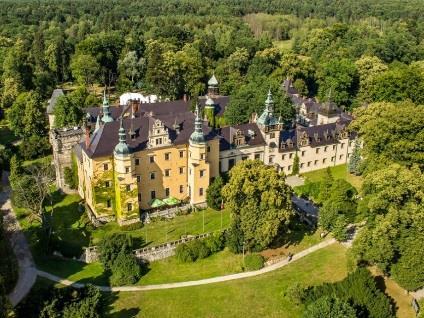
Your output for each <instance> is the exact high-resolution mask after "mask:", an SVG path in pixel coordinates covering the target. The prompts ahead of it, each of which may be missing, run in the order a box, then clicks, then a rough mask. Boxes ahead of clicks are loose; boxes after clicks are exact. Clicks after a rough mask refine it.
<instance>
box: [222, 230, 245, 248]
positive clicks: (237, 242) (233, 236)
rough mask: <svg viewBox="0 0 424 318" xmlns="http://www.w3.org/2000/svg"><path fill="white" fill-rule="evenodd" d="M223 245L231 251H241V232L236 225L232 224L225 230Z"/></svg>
mask: <svg viewBox="0 0 424 318" xmlns="http://www.w3.org/2000/svg"><path fill="white" fill-rule="evenodd" d="M225 245H226V246H227V247H228V249H229V250H230V251H231V252H233V253H241V252H242V250H243V232H242V231H241V230H240V229H239V228H238V227H237V226H232V227H231V228H230V229H229V230H227V231H226V232H225Z"/></svg>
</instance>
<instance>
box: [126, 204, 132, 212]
mask: <svg viewBox="0 0 424 318" xmlns="http://www.w3.org/2000/svg"><path fill="white" fill-rule="evenodd" d="M132 209H133V208H132V204H131V203H128V204H127V210H128V212H130V211H132Z"/></svg>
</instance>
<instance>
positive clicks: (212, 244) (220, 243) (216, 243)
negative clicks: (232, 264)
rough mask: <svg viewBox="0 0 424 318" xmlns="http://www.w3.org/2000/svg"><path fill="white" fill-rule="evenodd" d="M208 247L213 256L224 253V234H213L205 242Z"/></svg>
mask: <svg viewBox="0 0 424 318" xmlns="http://www.w3.org/2000/svg"><path fill="white" fill-rule="evenodd" d="M204 242H205V244H206V246H207V247H208V248H209V250H210V252H211V254H215V253H217V252H219V251H222V249H223V248H224V245H225V237H224V233H222V232H217V233H213V234H212V235H211V236H209V237H207V238H206V239H205V240H204Z"/></svg>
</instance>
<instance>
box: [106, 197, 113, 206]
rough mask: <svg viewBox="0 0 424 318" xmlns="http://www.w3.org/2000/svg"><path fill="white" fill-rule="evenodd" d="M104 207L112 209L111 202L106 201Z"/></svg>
mask: <svg viewBox="0 0 424 318" xmlns="http://www.w3.org/2000/svg"><path fill="white" fill-rule="evenodd" d="M106 206H107V207H108V208H110V207H112V200H110V199H109V200H107V201H106Z"/></svg>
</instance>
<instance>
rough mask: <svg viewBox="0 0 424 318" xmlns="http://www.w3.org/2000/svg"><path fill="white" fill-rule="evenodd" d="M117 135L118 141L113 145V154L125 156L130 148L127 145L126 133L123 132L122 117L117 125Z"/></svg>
mask: <svg viewBox="0 0 424 318" xmlns="http://www.w3.org/2000/svg"><path fill="white" fill-rule="evenodd" d="M118 136H119V143H118V144H117V145H116V146H115V156H126V155H128V154H129V153H130V148H129V147H128V145H127V134H126V133H125V129H124V125H123V119H122V117H121V121H120V125H119V131H118Z"/></svg>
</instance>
